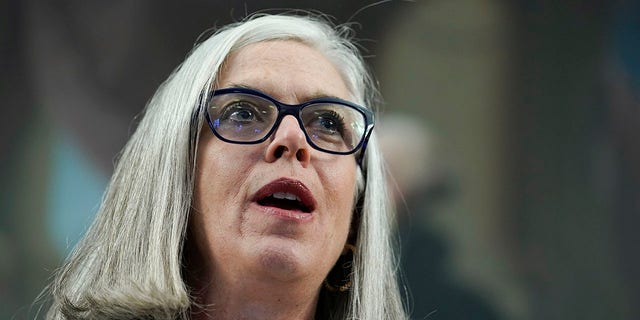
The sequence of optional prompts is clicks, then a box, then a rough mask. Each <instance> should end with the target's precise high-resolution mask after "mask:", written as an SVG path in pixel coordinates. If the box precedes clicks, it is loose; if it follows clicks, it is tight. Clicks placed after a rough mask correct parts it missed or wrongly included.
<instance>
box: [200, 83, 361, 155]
mask: <svg viewBox="0 0 640 320" xmlns="http://www.w3.org/2000/svg"><path fill="white" fill-rule="evenodd" d="M207 112H209V117H210V118H211V121H212V124H213V127H214V130H215V131H216V132H217V133H218V134H219V135H220V136H221V137H223V138H224V139H227V140H230V141H234V142H255V141H259V140H262V139H263V138H265V137H266V135H268V134H269V133H270V131H271V130H272V128H273V126H274V125H275V123H276V121H277V119H278V107H277V106H276V105H275V104H274V103H273V102H272V101H270V100H268V99H265V98H263V97H260V96H256V95H252V94H247V93H224V94H217V95H214V96H213V98H212V100H211V102H210V104H209V107H208V110H207ZM299 120H300V121H301V122H302V126H303V131H304V132H305V134H306V135H307V137H308V138H309V140H310V141H311V142H312V144H315V146H316V147H318V148H320V149H325V150H329V151H337V152H350V151H353V150H354V149H355V148H356V147H357V146H358V144H359V143H360V141H361V140H362V138H363V135H364V131H365V128H366V118H365V116H364V115H363V114H362V113H360V112H359V111H358V110H356V109H355V108H352V107H350V106H348V105H343V104H340V103H326V102H319V103H313V104H309V105H307V106H305V107H304V108H302V109H301V111H300V113H299Z"/></svg>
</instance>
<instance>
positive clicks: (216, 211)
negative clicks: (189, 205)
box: [190, 40, 356, 287]
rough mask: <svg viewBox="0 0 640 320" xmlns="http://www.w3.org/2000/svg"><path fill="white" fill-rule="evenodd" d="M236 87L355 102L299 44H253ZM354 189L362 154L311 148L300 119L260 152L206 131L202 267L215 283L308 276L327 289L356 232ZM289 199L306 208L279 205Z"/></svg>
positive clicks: (200, 159)
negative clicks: (328, 278)
mask: <svg viewBox="0 0 640 320" xmlns="http://www.w3.org/2000/svg"><path fill="white" fill-rule="evenodd" d="M238 86H242V87H249V88H252V89H255V90H258V91H262V92H264V93H266V94H268V95H270V96H272V97H274V98H276V99H278V100H279V101H281V102H284V103H287V104H298V103H302V102H304V101H307V100H310V99H313V98H317V97H326V96H332V97H339V98H342V99H345V100H350V99H351V96H350V94H349V91H348V90H347V87H346V85H345V83H344V81H343V80H342V77H341V76H340V74H339V73H338V71H337V70H336V68H335V66H334V65H333V64H332V63H331V62H329V61H328V60H327V59H326V58H325V57H324V56H323V55H322V54H321V53H320V52H318V51H316V50H315V49H313V48H311V47H309V46H307V45H305V44H302V43H300V42H297V41H291V40H286V41H285V40H280V41H266V42H260V43H255V44H251V45H248V46H246V47H244V48H242V49H241V50H239V51H237V52H236V53H234V54H232V55H231V56H230V57H229V58H228V60H227V62H226V64H225V66H224V68H223V70H222V71H221V74H220V76H219V77H218V82H217V88H227V87H238ZM355 185H356V161H355V159H354V156H353V155H347V156H345V155H334V154H329V153H324V152H321V151H318V150H316V149H313V148H312V147H310V146H309V144H308V143H307V141H306V139H305V135H304V133H303V131H302V129H301V128H300V126H299V125H298V122H297V121H296V119H295V118H294V117H293V116H290V115H288V116H286V117H284V118H283V120H282V122H281V123H280V126H279V127H278V128H277V130H276V131H275V132H274V133H273V134H272V136H271V137H269V139H267V141H265V142H263V143H260V144H253V145H240V144H231V143H226V142H223V141H221V140H219V139H218V138H216V137H215V136H214V135H213V134H212V133H211V130H210V129H209V128H208V127H207V126H206V125H205V126H204V127H203V129H202V134H201V138H200V141H199V146H198V155H197V169H196V185H195V197H194V205H193V206H194V210H193V214H192V217H191V221H190V228H191V229H190V232H191V235H192V236H193V240H195V245H196V247H197V248H196V249H197V251H198V254H199V257H200V258H199V259H198V263H199V268H200V269H201V270H202V271H204V272H207V273H208V274H209V276H212V277H213V280H214V281H216V283H217V284H220V283H221V282H222V284H224V283H234V282H236V283H237V281H238V280H239V279H244V280H248V279H249V280H250V279H253V278H255V279H273V280H277V281H285V282H286V281H297V280H302V279H304V280H305V281H310V282H307V283H317V285H318V287H319V286H320V284H321V282H322V280H323V279H324V278H325V276H326V274H327V273H328V272H329V270H330V269H331V268H332V266H333V265H334V263H335V262H336V260H337V258H338V256H339V255H340V254H341V252H342V250H343V247H344V244H345V242H346V239H347V236H348V234H349V229H350V224H351V213H352V208H353V201H354V192H355ZM282 197H289V198H296V197H297V198H298V199H299V201H298V200H294V201H287V200H279V199H276V198H282Z"/></svg>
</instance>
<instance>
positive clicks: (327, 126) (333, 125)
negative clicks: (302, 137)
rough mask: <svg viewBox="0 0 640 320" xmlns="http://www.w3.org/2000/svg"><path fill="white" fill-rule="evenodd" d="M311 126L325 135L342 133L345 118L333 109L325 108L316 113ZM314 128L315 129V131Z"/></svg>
mask: <svg viewBox="0 0 640 320" xmlns="http://www.w3.org/2000/svg"><path fill="white" fill-rule="evenodd" d="M309 125H310V127H312V128H314V129H315V130H317V131H319V132H322V133H323V134H325V135H335V134H336V133H337V134H340V135H342V133H343V131H344V118H343V117H342V116H341V115H340V114H338V113H337V112H335V111H333V110H325V111H323V112H319V113H317V114H316V117H315V119H314V121H313V122H312V123H310V124H309ZM315 130H314V131H315Z"/></svg>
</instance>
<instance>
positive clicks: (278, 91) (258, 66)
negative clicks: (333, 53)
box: [217, 40, 351, 103]
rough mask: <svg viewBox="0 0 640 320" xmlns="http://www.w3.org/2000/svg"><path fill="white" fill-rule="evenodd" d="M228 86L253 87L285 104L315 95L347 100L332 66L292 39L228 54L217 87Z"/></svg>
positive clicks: (323, 57)
mask: <svg viewBox="0 0 640 320" xmlns="http://www.w3.org/2000/svg"><path fill="white" fill-rule="evenodd" d="M232 86H247V87H251V88H255V89H257V90H260V91H263V92H265V93H267V94H269V95H271V96H273V97H274V98H277V99H279V100H281V101H283V102H288V103H299V102H302V101H305V100H309V99H311V98H315V97H318V96H335V97H339V98H343V99H346V100H349V99H350V98H351V95H350V93H349V90H348V89H347V85H346V83H345V82H344V79H343V78H342V75H341V74H340V72H339V71H338V69H337V68H336V66H335V65H334V64H333V63H331V61H329V60H328V59H327V58H326V57H325V56H324V55H323V54H322V53H321V52H320V51H318V50H317V49H315V48H312V47H311V46H309V45H307V44H304V43H302V42H300V41H295V40H273V41H264V42H258V43H253V44H250V45H247V46H245V47H243V48H241V49H239V50H238V51H236V52H234V53H232V54H231V55H229V57H228V58H227V60H226V62H225V64H224V66H223V68H222V70H221V72H220V74H219V77H218V81H217V87H218V88H225V87H232Z"/></svg>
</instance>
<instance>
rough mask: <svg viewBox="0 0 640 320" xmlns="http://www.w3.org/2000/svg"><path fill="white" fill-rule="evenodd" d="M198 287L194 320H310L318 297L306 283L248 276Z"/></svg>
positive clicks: (316, 291)
mask: <svg viewBox="0 0 640 320" xmlns="http://www.w3.org/2000/svg"><path fill="white" fill-rule="evenodd" d="M199 283H202V284H204V285H203V286H201V287H200V288H195V289H197V290H196V291H195V292H194V294H195V296H196V301H197V306H196V307H194V308H193V310H192V313H191V317H192V319H194V320H205V319H216V320H226V319H234V320H239V319H242V320H260V319H273V320H277V319H300V320H304V319H307V320H311V319H313V318H314V315H315V311H316V304H317V301H318V295H319V289H317V288H315V287H314V286H313V285H311V286H310V285H309V284H308V283H304V284H303V283H295V284H291V283H287V284H283V283H277V282H275V281H274V282H269V281H265V280H264V279H260V280H258V281H256V279H251V277H250V276H247V277H246V278H243V279H233V281H227V280H225V279H216V280H215V281H206V282H199ZM207 283H211V285H206V284H207ZM309 288H313V289H311V290H310V289H309Z"/></svg>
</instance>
